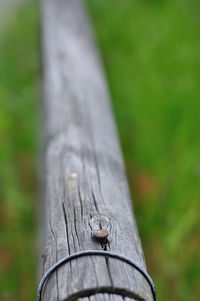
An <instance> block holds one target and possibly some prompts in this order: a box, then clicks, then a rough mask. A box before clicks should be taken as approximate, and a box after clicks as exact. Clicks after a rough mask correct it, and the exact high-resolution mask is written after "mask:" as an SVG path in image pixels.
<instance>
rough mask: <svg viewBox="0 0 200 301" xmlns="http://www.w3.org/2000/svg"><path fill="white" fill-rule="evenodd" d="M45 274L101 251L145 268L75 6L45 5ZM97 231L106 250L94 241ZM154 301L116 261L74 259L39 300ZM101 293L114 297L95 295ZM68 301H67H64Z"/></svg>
mask: <svg viewBox="0 0 200 301" xmlns="http://www.w3.org/2000/svg"><path fill="white" fill-rule="evenodd" d="M42 29H43V34H42V37H43V38H42V40H43V75H44V76H43V77H44V78H43V85H44V97H43V99H44V101H43V113H44V114H43V120H44V160H43V162H44V168H43V169H44V181H45V185H44V195H45V198H44V203H45V205H44V218H43V219H44V229H43V230H44V252H43V272H45V271H47V269H49V267H50V266H52V265H53V264H54V263H55V262H57V261H58V260H59V259H61V258H63V257H65V256H67V255H68V254H72V253H75V252H77V251H81V250H88V249H100V250H102V248H106V249H107V250H108V251H113V252H116V253H119V254H123V255H125V256H127V257H129V258H130V259H132V260H134V261H136V262H137V263H138V264H140V265H141V266H142V267H145V261H144V257H143V252H142V248H141V243H140V239H139V236H138V232H137V227H136V223H135V219H134V217H133V213H132V212H133V211H132V205H131V199H130V195H129V189H128V185H127V180H126V176H125V171H124V163H123V160H122V155H121V150H120V146H119V143H118V137H117V133H116V128H115V125H114V122H113V116H112V112H111V108H110V103H109V94H108V90H107V86H106V84H105V79H104V74H103V71H102V67H101V63H100V60H99V56H98V53H97V51H96V48H95V43H94V41H93V38H92V33H91V30H90V26H89V24H88V21H87V17H86V14H85V11H84V8H83V6H82V1H81V0H80V1H79V0H59V1H58V0H57V1H56V0H43V1H42ZM101 228H104V229H107V230H108V231H109V237H108V244H107V245H106V246H102V245H101V244H100V243H98V242H95V241H94V239H92V233H93V231H95V230H99V229H101ZM129 291H131V292H133V294H132V295H131V296H129V297H131V298H132V299H131V300H133V299H135V300H145V301H147V300H148V301H151V300H153V298H152V293H151V289H150V287H149V284H148V283H147V281H146V280H145V279H144V277H143V276H142V275H141V274H140V273H139V272H137V271H136V270H134V269H133V268H131V267H129V266H128V265H126V264H124V263H122V262H120V261H118V260H116V259H108V258H107V259H106V258H102V257H98V256H90V257H84V258H79V259H77V260H75V261H72V262H71V263H69V264H66V265H64V266H63V267H60V268H59V269H58V270H57V271H56V272H55V273H54V275H53V276H52V277H51V278H50V279H49V280H48V282H47V284H46V286H45V289H44V296H43V299H44V300H48V301H49V300H50V301H51V300H66V299H67V298H68V297H69V296H71V297H70V300H77V298H79V299H78V300H84V301H86V300H87V301H88V300H91V301H96V300H109V301H111V300H114V301H120V300H121V301H122V300H127V301H128V300H130V299H129V298H123V296H118V294H121V295H126V294H127V292H129ZM95 292H98V293H113V294H96V295H93V296H90V297H87V296H89V295H92V294H94V293H95ZM67 300H68V299H67Z"/></svg>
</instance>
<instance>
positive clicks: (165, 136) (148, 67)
mask: <svg viewBox="0 0 200 301" xmlns="http://www.w3.org/2000/svg"><path fill="white" fill-rule="evenodd" d="M87 3H88V8H89V12H90V15H91V19H92V21H93V25H94V30H95V32H96V37H97V41H98V44H99V47H100V50H101V54H102V58H103V61H104V64H105V67H106V72H107V77H108V81H109V85H110V89H111V94H112V98H113V109H114V112H115V117H116V121H117V126H118V130H119V134H120V139H121V144H122V148H123V152H124V157H125V162H126V167H127V174H128V177H129V183H130V187H131V191H132V196H133V201H134V208H135V214H136V219H137V223H138V227H139V232H140V235H141V239H142V243H143V248H144V253H145V258H146V261H147V267H148V271H149V273H150V274H151V276H152V278H153V279H154V281H155V284H156V287H157V293H158V300H162V301H168V300H171V301H179V300H181V301H188V300H191V301H195V300H200V251H199V249H200V243H199V237H200V221H199V213H200V193H199V184H200V38H199V37H200V2H199V0H190V1H186V0H173V1H172V0H160V1H159V0H115V1H114V0H88V1H87ZM39 32H40V30H39V13H38V3H37V2H35V1H33V0H32V1H28V2H27V1H26V2H24V3H22V4H21V5H19V6H18V8H17V9H16V8H15V10H13V11H12V13H11V12H10V13H9V15H8V17H7V18H6V23H5V26H3V30H2V31H1V34H0V139H1V147H0V166H1V168H0V300H2V301H10V300H21V301H23V300H24V301H25V300H35V290H36V282H37V281H36V265H37V262H38V255H37V251H36V249H37V248H36V245H37V244H36V237H37V231H36V205H37V202H38V201H37V199H38V197H37V185H36V165H37V164H36V157H37V136H38V132H39V129H38V112H37V110H38V102H39V99H40V97H39V92H38V91H39V78H40V71H39V69H40V68H39V65H40V64H39V62H40V55H39Z"/></svg>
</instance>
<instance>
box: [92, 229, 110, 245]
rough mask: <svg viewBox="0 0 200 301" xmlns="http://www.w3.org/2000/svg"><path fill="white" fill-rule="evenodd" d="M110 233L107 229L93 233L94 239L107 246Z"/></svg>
mask: <svg viewBox="0 0 200 301" xmlns="http://www.w3.org/2000/svg"><path fill="white" fill-rule="evenodd" d="M108 235H109V232H108V231H107V230H106V229H100V230H98V231H94V232H93V238H94V239H95V240H96V241H98V242H99V243H102V244H106V243H107V238H108Z"/></svg>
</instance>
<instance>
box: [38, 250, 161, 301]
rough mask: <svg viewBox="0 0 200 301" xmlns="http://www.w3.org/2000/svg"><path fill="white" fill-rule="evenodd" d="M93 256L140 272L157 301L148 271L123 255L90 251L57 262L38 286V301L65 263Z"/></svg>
mask: <svg viewBox="0 0 200 301" xmlns="http://www.w3.org/2000/svg"><path fill="white" fill-rule="evenodd" d="M91 255H97V256H108V257H111V258H116V259H119V260H121V261H123V262H126V263H127V264H129V265H130V266H132V267H134V268H135V269H136V270H137V271H138V272H140V273H141V274H142V275H143V276H144V278H145V279H146V280H147V282H148V283H149V285H150V288H151V291H152V294H153V300H154V301H156V290H155V285H154V283H153V280H152V279H151V277H150V276H149V274H148V273H147V271H146V270H145V269H144V268H143V267H141V266H140V265H138V264H137V263H135V262H134V261H132V260H131V259H129V258H127V257H126V256H123V255H119V254H117V253H113V252H108V251H99V250H88V251H81V252H77V253H74V254H72V255H69V256H67V257H64V258H62V259H60V260H59V261H58V262H56V263H55V264H54V265H53V266H52V267H50V269H49V270H48V271H47V272H46V273H45V274H44V276H43V277H42V279H41V281H40V283H39V286H38V291H37V301H42V291H43V288H44V285H45V283H46V281H47V280H48V278H49V277H50V276H51V274H52V273H53V272H54V271H55V270H56V269H57V268H58V267H60V266H61V265H63V264H64V263H67V262H69V261H71V260H73V259H76V258H79V257H83V256H91Z"/></svg>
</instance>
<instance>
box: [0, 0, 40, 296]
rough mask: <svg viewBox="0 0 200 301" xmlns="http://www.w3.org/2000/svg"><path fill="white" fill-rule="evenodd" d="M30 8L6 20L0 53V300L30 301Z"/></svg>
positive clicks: (33, 100)
mask: <svg viewBox="0 0 200 301" xmlns="http://www.w3.org/2000/svg"><path fill="white" fill-rule="evenodd" d="M36 22H37V18H36V7H35V5H34V4H33V3H30V4H26V5H23V6H22V7H20V8H19V10H18V11H17V12H15V13H14V14H13V15H12V16H11V17H10V18H9V19H8V20H7V25H6V26H5V30H4V33H3V34H2V35H1V40H0V42H1V50H0V108H1V109H0V140H1V147H0V166H1V168H0V257H1V260H0V261H1V263H0V299H1V300H2V301H10V300H24V301H25V300H26V301H27V300H35V297H34V295H35V283H36V281H35V270H36V269H35V267H36V262H37V261H38V258H37V254H36V239H35V228H36V221H35V213H34V212H35V211H36V185H35V184H36V183H35V182H36V181H35V161H36V131H37V126H36V119H37V114H36V107H37V99H38V96H37V88H36V86H37V84H36V83H37V74H38V57H37V55H38V52H37V48H38V45H37V42H38V39H37V35H36V32H37V31H36V28H37V27H36Z"/></svg>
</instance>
